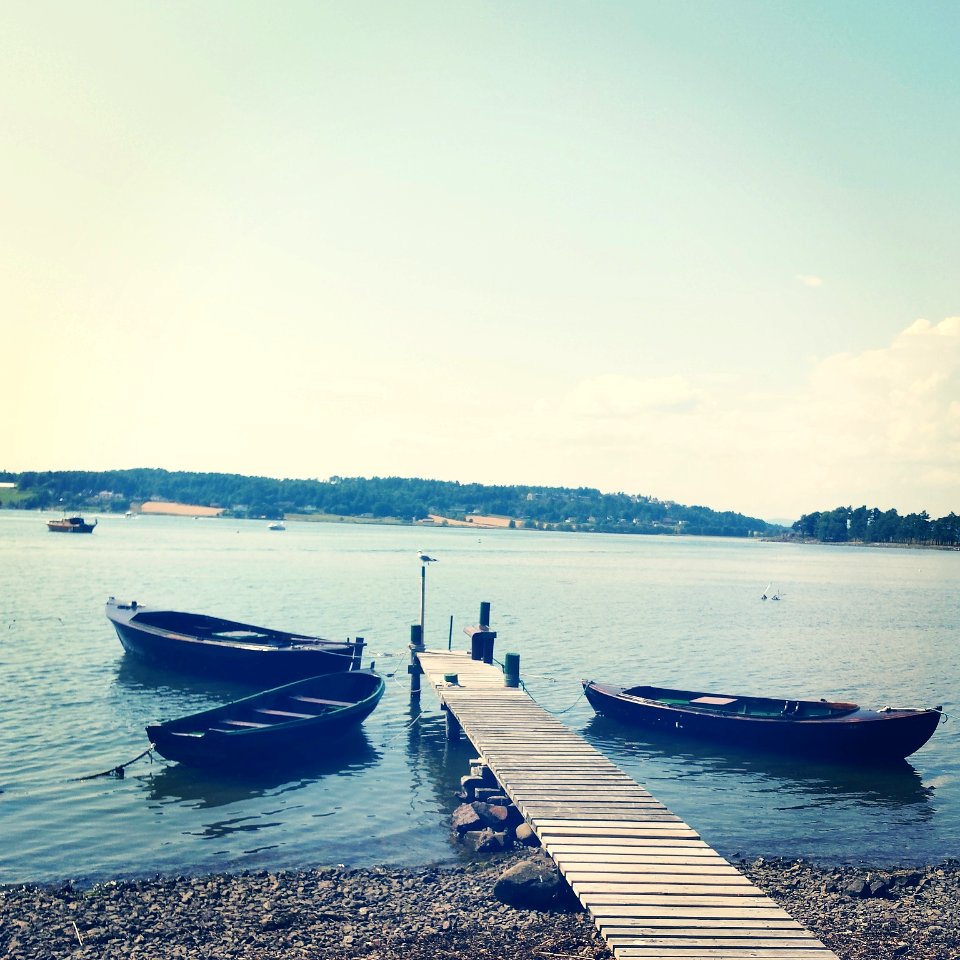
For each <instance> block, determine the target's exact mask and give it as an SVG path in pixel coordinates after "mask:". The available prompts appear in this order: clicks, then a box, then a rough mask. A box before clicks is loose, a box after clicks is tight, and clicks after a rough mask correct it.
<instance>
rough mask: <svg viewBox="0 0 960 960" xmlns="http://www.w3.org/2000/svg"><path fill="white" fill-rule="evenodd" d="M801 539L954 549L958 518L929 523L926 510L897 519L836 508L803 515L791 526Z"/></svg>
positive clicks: (893, 514)
mask: <svg viewBox="0 0 960 960" xmlns="http://www.w3.org/2000/svg"><path fill="white" fill-rule="evenodd" d="M793 529H794V531H795V532H796V533H797V534H799V535H800V536H802V537H806V538H808V539H811V540H820V541H822V542H823V543H854V542H859V543H904V544H930V545H935V546H954V547H955V546H957V545H958V544H960V517H958V516H957V515H956V514H955V513H953V511H951V512H950V513H949V515H947V516H945V517H940V518H939V519H938V520H933V519H931V517H930V514H928V513H927V511H926V510H924V511H922V512H921V513H909V514H907V515H906V516H904V517H901V516H900V514H899V513H897V511H896V510H878V509H877V508H876V507H869V508H868V507H865V506H863V507H857V508H856V509H854V508H852V507H837V508H836V509H835V510H825V511H820V512H816V513H806V514H804V515H803V516H802V517H801V518H800V519H799V520H798V521H797V522H796V523H795V524H794V525H793Z"/></svg>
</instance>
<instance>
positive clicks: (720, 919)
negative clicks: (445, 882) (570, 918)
mask: <svg viewBox="0 0 960 960" xmlns="http://www.w3.org/2000/svg"><path fill="white" fill-rule="evenodd" d="M417 658H418V661H419V663H420V666H421V668H422V670H423V672H424V674H425V675H426V677H427V679H428V681H429V683H430V685H431V686H432V687H433V689H434V690H435V691H436V693H437V695H438V696H439V697H440V701H441V703H442V704H443V707H444V709H446V710H449V711H450V712H451V714H452V716H453V717H454V718H455V719H456V721H457V724H459V726H460V728H462V730H463V732H464V733H465V734H466V736H467V737H468V738H469V739H470V741H471V743H472V744H473V746H474V748H475V749H476V751H477V753H478V755H479V757H480V759H481V761H482V762H483V763H484V764H485V765H486V766H487V767H488V768H489V769H490V770H491V771H492V773H493V774H494V776H495V777H496V778H497V781H498V782H499V783H500V785H501V786H502V787H503V789H504V791H505V792H506V793H507V794H508V796H509V797H510V799H511V800H512V801H513V803H514V804H515V805H516V807H517V809H518V810H519V811H520V812H521V813H522V814H523V816H524V817H525V818H526V820H527V822H528V823H529V824H530V825H531V827H532V828H533V830H534V831H535V832H536V834H537V836H538V837H539V839H540V842H541V844H542V845H543V848H544V849H545V850H546V851H547V852H548V853H549V854H550V856H551V857H552V858H553V859H554V861H555V862H556V864H557V866H558V867H559V868H560V870H561V872H562V873H563V875H564V877H565V878H566V880H567V882H568V883H569V884H570V887H571V889H573V891H574V893H575V894H576V895H577V896H578V897H579V899H580V901H581V902H582V903H583V905H584V907H585V908H586V909H587V911H588V912H589V914H590V916H591V917H592V919H593V921H594V923H595V924H596V926H597V929H598V931H599V932H600V935H601V936H602V937H603V938H604V939H605V940H606V942H607V944H608V946H609V947H610V950H611V951H612V952H613V954H614V956H615V957H617V958H618V960H837V957H836V955H835V954H834V953H832V952H831V951H830V950H828V949H827V948H826V947H825V946H824V945H823V944H822V943H821V942H820V941H819V940H818V939H817V938H816V937H815V936H814V935H813V934H812V933H811V932H810V931H809V930H807V929H806V928H805V927H803V926H802V925H801V924H800V923H798V922H797V921H796V920H794V919H793V918H792V917H791V916H790V915H789V914H788V913H787V912H786V911H785V910H783V909H782V908H781V907H779V906H777V904H776V903H774V901H773V900H771V899H770V898H769V897H767V896H766V895H765V894H764V893H763V892H762V891H761V890H759V889H758V888H757V887H755V886H754V885H753V884H752V883H751V882H750V881H749V880H748V879H747V878H746V877H744V876H743V874H741V873H740V872H739V871H738V870H737V869H736V868H735V867H734V866H733V865H732V864H730V863H728V862H727V861H726V860H725V859H724V858H723V857H721V856H720V854H718V853H717V852H716V851H715V850H713V849H712V848H711V847H710V846H709V845H708V844H707V843H706V841H704V840H703V839H702V838H701V837H700V836H699V834H698V833H697V832H696V830H694V829H693V828H692V827H690V826H689V825H688V824H686V823H684V822H683V820H681V819H680V817H678V816H676V815H675V814H674V813H673V812H672V811H670V810H669V809H668V808H667V807H665V806H664V805H663V804H662V803H660V802H659V801H658V800H657V799H656V798H655V797H653V796H652V795H651V794H650V793H649V791H647V790H646V789H645V788H644V787H642V786H641V785H640V784H638V783H637V782H636V781H635V780H633V779H632V778H631V777H629V776H627V774H625V773H624V772H623V771H622V770H620V769H619V768H618V767H617V766H616V764H614V763H612V762H611V761H610V760H609V759H608V758H606V757H604V756H603V755H602V754H601V753H599V752H598V751H597V750H595V749H594V748H593V747H592V746H591V745H590V744H588V743H586V742H585V741H584V740H583V739H581V738H580V737H579V736H577V735H576V734H575V733H574V732H573V731H571V730H570V729H569V728H567V727H565V726H564V725H563V724H562V723H561V722H560V721H559V720H558V719H557V718H556V717H553V716H552V715H550V714H548V713H547V712H546V711H544V710H543V709H542V708H541V707H539V706H538V705H537V704H536V703H534V701H533V700H532V699H531V698H530V697H529V696H527V694H526V693H525V692H524V691H522V690H520V689H517V688H511V687H506V686H505V685H504V679H503V674H502V672H501V671H500V669H499V668H498V667H495V666H492V665H488V664H485V663H483V662H482V661H476V660H472V659H471V658H470V656H469V655H468V654H464V653H458V652H451V651H439V652H433V651H423V652H420V651H418V652H417ZM453 674H456V676H457V683H456V684H450V683H447V682H446V679H445V678H446V676H447V675H453Z"/></svg>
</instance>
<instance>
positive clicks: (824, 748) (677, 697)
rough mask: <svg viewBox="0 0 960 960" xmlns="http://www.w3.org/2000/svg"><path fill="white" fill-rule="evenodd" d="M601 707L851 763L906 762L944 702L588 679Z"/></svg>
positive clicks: (648, 721)
mask: <svg viewBox="0 0 960 960" xmlns="http://www.w3.org/2000/svg"><path fill="white" fill-rule="evenodd" d="M583 689H584V693H585V694H586V697H587V700H589V701H590V704H591V706H593V708H594V710H596V711H597V713H600V714H603V715H605V716H608V717H613V718H614V719H616V720H620V721H622V722H624V723H628V724H632V725H635V726H641V727H650V728H655V729H661V730H665V729H668V730H671V731H677V732H679V733H682V734H685V735H689V736H691V737H704V738H709V739H711V740H720V741H725V742H727V743H731V744H736V745H738V746H741V747H749V748H756V749H760V750H766V751H774V752H777V753H786V754H803V755H807V756H814V757H817V758H822V759H828V760H840V761H843V762H846V763H876V762H883V761H891V760H902V759H903V758H904V757H907V756H909V755H910V754H911V753H914V752H915V751H917V750H919V749H920V747H922V746H923V745H924V744H925V743H926V742H927V741H928V740H929V739H930V737H932V736H933V732H934V731H935V730H936V729H937V725H938V724H939V723H940V721H941V720H942V719H943V708H942V707H940V706H938V707H933V708H931V709H925V708H918V707H884V708H883V709H880V710H868V709H866V708H864V707H861V706H859V705H858V704H855V703H837V702H830V701H827V700H794V699H790V698H786V699H784V698H772V697H749V696H734V695H728V694H722V693H704V692H697V691H692V690H672V689H669V688H667V687H650V686H636V687H621V686H616V685H614V684H609V683H597V682H596V681H593V680H584V681H583Z"/></svg>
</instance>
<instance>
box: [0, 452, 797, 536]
mask: <svg viewBox="0 0 960 960" xmlns="http://www.w3.org/2000/svg"><path fill="white" fill-rule="evenodd" d="M0 480H4V481H6V482H13V483H15V484H16V497H15V498H13V497H10V498H6V502H7V505H8V506H16V507H22V508H24V509H31V510H35V509H51V508H52V509H63V510H76V511H80V510H82V509H84V508H87V509H89V508H95V509H97V510H101V511H115V512H121V513H122V512H125V511H127V510H130V509H132V508H133V507H134V506H135V505H136V504H138V503H143V502H146V501H149V500H171V501H176V502H179V503H188V504H194V505H198V506H207V507H217V508H219V509H222V510H223V511H224V513H225V514H226V515H228V516H232V517H254V518H255V517H266V518H270V519H275V518H280V517H283V516H285V515H290V514H305V515H334V516H340V517H348V518H372V519H376V520H388V519H397V520H401V521H404V522H415V521H418V520H423V519H424V518H426V517H428V516H430V515H438V516H441V517H445V518H448V519H452V520H464V519H467V518H469V517H470V516H471V515H477V514H480V515H496V516H501V517H508V518H510V519H511V520H512V521H513V523H512V525H513V526H516V527H526V528H536V529H547V530H581V531H595V532H599V533H647V534H651V533H653V534H688V535H699V536H725V537H748V536H758V535H777V534H780V533H783V532H784V530H783V528H782V527H779V526H776V525H774V524H769V523H766V522H765V521H763V520H760V519H758V518H756V517H747V516H744V515H743V514H740V513H733V512H729V511H724V512H719V511H714V510H711V509H709V508H708V507H703V506H683V505H681V504H677V503H674V502H672V501H665V500H658V499H656V498H654V497H647V496H640V495H634V494H626V493H601V492H600V491H599V490H595V489H593V488H590V487H576V488H569V487H537V486H495V485H493V486H491V485H485V484H479V483H458V482H455V481H442V480H424V479H419V478H403V477H373V478H364V477H331V478H330V479H329V480H293V479H282V480H281V479H275V478H271V477H249V476H243V475H240V474H229V473H190V472H182V471H168V470H160V469H148V468H138V469H131V470H108V471H102V472H89V471H81V470H58V471H49V472H36V471H27V472H23V473H3V472H0Z"/></svg>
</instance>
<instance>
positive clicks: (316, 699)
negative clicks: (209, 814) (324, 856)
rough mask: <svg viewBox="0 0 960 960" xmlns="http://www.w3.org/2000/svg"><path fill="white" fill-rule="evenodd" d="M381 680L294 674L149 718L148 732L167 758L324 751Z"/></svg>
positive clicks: (231, 762)
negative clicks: (250, 691)
mask: <svg viewBox="0 0 960 960" xmlns="http://www.w3.org/2000/svg"><path fill="white" fill-rule="evenodd" d="M384 689H385V687H384V682H383V679H382V678H381V677H379V676H377V674H375V673H373V672H372V671H371V670H350V671H347V672H344V673H328V674H324V675H323V676H319V677H309V678H308V679H306V680H297V681H296V682H295V683H288V684H285V685H284V686H281V687H275V688H274V689H272V690H264V691H262V692H261V693H256V694H254V695H253V696H250V697H245V698H244V699H242V700H235V701H234V702H233V703H228V704H225V705H224V706H222V707H214V708H213V709H212V710H204V711H202V712H201V713H194V714H191V715H190V716H187V717H180V718H178V719H177V720H169V721H166V722H164V723H152V724H150V725H149V726H148V727H147V736H148V737H149V738H150V742H151V743H152V744H153V745H154V746H155V747H156V749H157V752H158V753H160V754H161V755H162V756H164V757H166V758H167V759H168V760H177V761H180V762H181V763H188V764H194V765H201V766H224V765H228V766H241V767H243V768H246V767H250V766H261V765H263V764H269V763H273V762H279V761H281V760H284V759H290V758H291V757H299V756H302V757H303V758H304V759H307V758H309V757H313V756H316V755H317V754H320V753H323V752H324V751H329V750H330V749H331V748H332V747H333V746H334V745H335V744H336V743H337V742H338V739H340V738H342V737H343V735H344V734H346V733H347V732H349V731H350V730H352V729H353V728H354V727H357V726H358V725H359V724H361V723H362V722H363V721H364V720H365V719H366V718H367V717H368V716H369V715H370V714H371V713H372V712H373V710H374V708H375V707H376V706H377V704H378V703H379V702H380V698H381V697H382V696H383V692H384Z"/></svg>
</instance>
